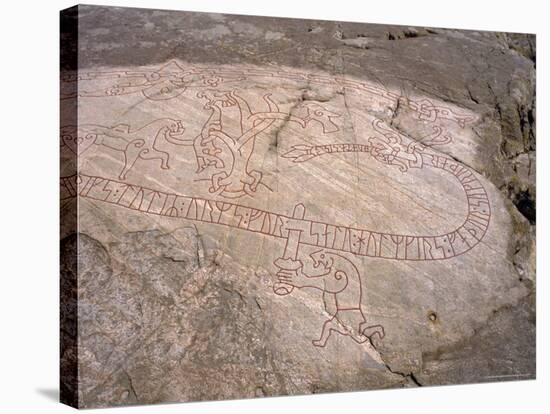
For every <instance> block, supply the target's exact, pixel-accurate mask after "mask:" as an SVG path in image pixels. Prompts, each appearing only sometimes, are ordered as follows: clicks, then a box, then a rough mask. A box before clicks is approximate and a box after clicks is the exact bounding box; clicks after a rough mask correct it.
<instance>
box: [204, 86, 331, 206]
mask: <svg viewBox="0 0 550 414" xmlns="http://www.w3.org/2000/svg"><path fill="white" fill-rule="evenodd" d="M197 96H198V97H199V98H205V99H207V102H206V104H205V105H204V108H205V109H209V110H211V114H210V117H209V118H208V120H207V121H206V123H205V125H204V127H203V129H202V131H201V133H200V134H199V135H198V136H197V137H196V139H195V154H196V157H197V165H198V170H197V172H202V171H204V170H205V169H206V168H209V167H213V168H214V169H216V170H218V171H216V172H214V173H213V174H212V176H211V184H210V188H209V192H211V193H219V194H220V195H223V196H225V197H229V198H238V197H241V196H243V195H245V194H248V195H253V194H254V193H255V192H256V190H257V188H258V185H259V184H260V183H261V179H262V173H261V172H260V171H258V170H256V169H253V168H251V167H250V165H249V164H250V158H251V156H252V154H253V153H254V146H255V139H256V137H257V136H258V134H260V133H262V132H267V131H269V128H270V127H272V126H274V124H275V122H276V121H281V120H282V121H287V122H294V123H297V124H299V125H300V126H301V127H302V128H306V126H307V125H308V124H309V123H310V122H312V121H315V122H318V123H319V124H320V125H321V126H322V128H323V132H324V133H330V132H335V131H338V127H337V126H336V124H334V122H333V121H332V118H335V117H339V116H340V115H338V114H336V113H334V112H330V111H328V110H326V109H324V108H323V107H322V106H320V105H318V104H314V103H308V104H306V105H304V106H305V108H306V109H307V115H306V116H305V117H304V118H301V117H298V116H295V115H292V114H289V113H285V112H281V111H280V109H279V107H278V105H277V104H276V103H275V102H274V101H273V100H272V99H271V94H265V95H263V96H262V99H263V100H264V102H265V103H266V104H267V107H268V110H267V111H262V112H252V110H251V109H250V105H249V103H248V102H247V101H246V100H245V99H244V98H242V97H241V96H240V95H238V94H237V93H236V91H231V92H210V91H207V92H200V93H199V94H198V95H197ZM230 106H231V107H235V106H236V107H237V108H238V112H239V117H240V131H239V135H234V136H231V135H229V134H228V133H227V132H226V131H225V130H224V126H223V123H222V114H223V110H224V108H227V107H230ZM224 154H225V157H224V156H223V155H224ZM222 158H223V159H222ZM224 159H225V160H226V161H229V162H224Z"/></svg>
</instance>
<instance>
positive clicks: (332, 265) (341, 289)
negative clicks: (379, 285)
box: [277, 249, 384, 347]
mask: <svg viewBox="0 0 550 414" xmlns="http://www.w3.org/2000/svg"><path fill="white" fill-rule="evenodd" d="M310 258H311V260H312V261H313V268H314V270H315V271H316V273H315V274H307V273H306V272H304V266H303V264H302V262H301V261H300V260H298V261H297V262H298V263H296V264H295V263H291V262H294V261H292V260H291V259H286V261H287V263H289V266H288V269H281V270H279V272H278V273H277V277H278V278H279V281H280V282H282V283H285V284H288V285H291V286H294V287H296V288H299V289H305V288H311V289H318V290H320V291H322V292H323V301H324V304H325V310H326V312H327V313H328V314H329V315H331V317H330V318H329V319H327V320H326V321H325V323H324V324H323V328H322V330H321V336H320V338H319V339H316V340H313V341H312V342H313V345H315V346H319V347H324V346H325V345H326V344H327V341H328V340H329V338H330V336H331V334H332V332H337V333H339V334H341V335H345V336H349V337H351V338H352V339H353V340H354V341H355V342H357V343H363V342H366V341H367V340H369V338H370V337H372V336H373V335H375V334H378V336H379V337H380V338H381V339H382V338H383V337H384V328H383V327H382V326H381V325H369V324H368V323H367V320H366V318H365V315H364V314H363V310H362V308H361V298H362V294H363V291H362V287H361V277H360V275H359V271H358V270H357V268H356V267H355V265H354V264H353V263H352V262H351V261H350V260H348V259H347V258H346V257H344V256H342V255H340V254H337V253H333V252H331V251H329V250H326V249H321V250H318V251H316V252H314V253H312V254H311V255H310ZM296 268H297V270H293V269H296Z"/></svg>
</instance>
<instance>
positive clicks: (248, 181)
mask: <svg viewBox="0 0 550 414" xmlns="http://www.w3.org/2000/svg"><path fill="white" fill-rule="evenodd" d="M261 181H262V173H261V172H260V171H258V170H252V171H250V172H247V174H246V177H245V178H244V179H243V184H244V185H245V187H248V188H249V189H250V191H251V192H252V193H255V192H256V190H257V189H258V185H259V184H260V182H261Z"/></svg>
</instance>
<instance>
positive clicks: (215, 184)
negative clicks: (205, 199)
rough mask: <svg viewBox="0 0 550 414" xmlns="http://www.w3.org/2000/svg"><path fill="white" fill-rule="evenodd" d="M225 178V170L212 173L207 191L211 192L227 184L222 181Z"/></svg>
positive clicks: (226, 176)
mask: <svg viewBox="0 0 550 414" xmlns="http://www.w3.org/2000/svg"><path fill="white" fill-rule="evenodd" d="M227 178H229V176H228V175H227V173H226V172H225V171H222V172H219V173H216V174H214V175H212V181H211V183H212V185H211V186H210V188H209V189H208V191H209V192H211V193H215V192H216V191H218V190H219V189H220V188H221V187H222V186H226V185H228V184H229V183H227V182H223V181H222V180H227Z"/></svg>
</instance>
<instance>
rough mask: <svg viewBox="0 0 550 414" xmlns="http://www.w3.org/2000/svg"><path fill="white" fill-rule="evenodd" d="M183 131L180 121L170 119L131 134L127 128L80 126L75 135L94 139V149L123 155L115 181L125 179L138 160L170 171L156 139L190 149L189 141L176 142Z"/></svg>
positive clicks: (167, 154) (156, 121)
mask: <svg viewBox="0 0 550 414" xmlns="http://www.w3.org/2000/svg"><path fill="white" fill-rule="evenodd" d="M184 132H185V128H184V127H183V124H182V122H181V121H180V120H175V119H171V118H162V119H157V120H155V121H153V122H151V123H149V124H147V125H145V126H143V127H141V128H139V129H136V130H132V129H131V128H130V125H127V124H119V125H116V126H114V127H105V126H101V125H82V126H81V127H79V131H78V134H79V135H80V134H85V136H87V137H88V136H89V135H90V134H92V136H93V137H94V141H93V143H94V144H95V145H100V146H104V147H106V148H109V149H111V150H114V151H119V152H122V153H123V154H124V167H123V168H122V171H121V172H120V175H119V178H120V179H121V180H125V179H126V175H127V174H128V172H129V171H130V170H131V169H132V167H133V166H134V164H135V163H136V161H137V160H138V158H141V159H143V160H155V159H156V160H160V162H161V164H160V168H162V169H164V170H167V169H169V168H170V166H169V163H168V162H169V160H170V154H169V153H168V152H166V151H163V150H160V149H159V148H158V143H159V140H160V139H164V140H166V141H167V142H169V143H171V144H174V145H184V146H191V145H193V140H185V139H180V138H178V137H180V136H182V135H183V133H184Z"/></svg>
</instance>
